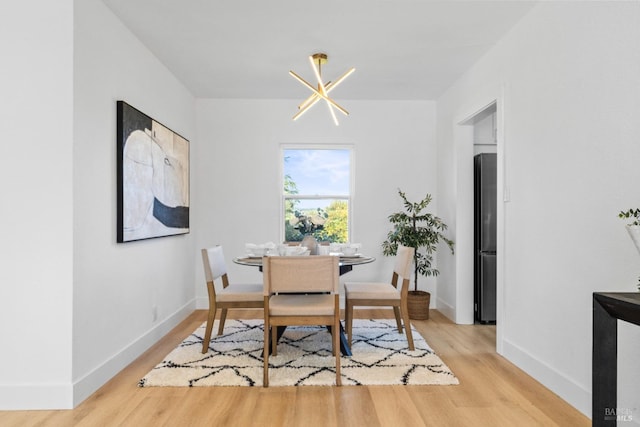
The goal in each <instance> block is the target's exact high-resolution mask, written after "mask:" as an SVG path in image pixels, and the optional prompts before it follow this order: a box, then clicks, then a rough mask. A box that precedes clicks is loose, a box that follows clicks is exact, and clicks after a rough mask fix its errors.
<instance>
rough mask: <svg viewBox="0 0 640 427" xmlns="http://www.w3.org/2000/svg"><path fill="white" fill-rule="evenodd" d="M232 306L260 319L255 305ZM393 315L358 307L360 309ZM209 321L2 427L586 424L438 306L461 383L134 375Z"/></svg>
mask: <svg viewBox="0 0 640 427" xmlns="http://www.w3.org/2000/svg"><path fill="white" fill-rule="evenodd" d="M236 313H237V315H240V316H242V317H245V318H248V317H260V313H259V312H257V311H255V310H254V311H243V312H240V311H236ZM390 314H391V312H390V311H388V310H385V311H382V310H361V311H357V312H356V315H355V317H365V318H369V317H391V316H390ZM230 317H236V316H234V315H232V314H230ZM205 320H206V312H205V311H196V312H194V313H193V314H192V315H191V316H189V317H188V318H187V319H186V320H185V321H184V322H182V323H181V324H180V325H178V326H177V327H176V328H175V329H174V330H173V331H172V332H171V333H169V334H168V335H167V336H166V337H164V338H163V339H162V340H161V341H160V342H159V343H157V344H156V345H155V346H153V347H152V348H151V349H149V350H148V351H147V352H146V353H144V354H143V355H142V356H141V357H140V358H139V359H137V360H136V361H135V362H133V363H132V364H131V365H129V366H128V367H127V368H125V369H124V370H123V371H122V372H121V373H120V374H118V375H117V376H116V377H114V378H113V379H112V380H111V381H109V382H108V383H107V384H105V385H104V387H102V388H101V389H100V390H98V391H97V392H96V393H94V394H93V395H92V396H90V397H89V398H88V399H87V400H85V401H84V402H83V403H82V404H81V405H79V406H78V407H77V408H76V409H74V410H66V411H5V412H0V426H5V427H6V426H20V427H25V426H54V427H59V426H91V427H95V426H136V427H139V426H154V427H155V426H172V427H173V426H234V427H236V426H267V425H270V426H305V427H315V426H354V427H357V426H363V427H375V426H393V427H400V426H456V427H458V426H492V427H493V426H554V425H557V426H571V427H574V426H588V425H590V420H589V419H588V418H587V417H585V416H584V415H582V414H581V413H580V412H578V411H577V410H576V409H574V408H573V407H571V406H570V405H569V404H567V403H565V402H564V401H563V400H562V399H560V398H559V397H558V396H556V395H555V394H554V393H552V392H551V391H549V390H548V389H546V388H545V387H543V386H542V385H541V384H540V383H538V382H537V381H535V380H534V379H532V378H531V377H529V376H528V375H527V374H525V373H524V372H522V371H521V370H520V369H518V368H516V367H515V366H514V365H512V364H511V363H509V362H507V361H506V360H505V359H503V358H502V357H501V356H499V355H497V354H496V352H495V350H494V349H495V327H494V326H485V325H455V324H453V323H452V322H450V321H449V320H448V319H447V318H446V317H444V316H443V315H441V314H440V313H438V312H437V311H435V310H432V311H431V319H429V320H426V321H413V322H412V323H413V325H414V326H415V327H416V329H418V331H420V333H421V334H422V336H424V337H425V338H426V340H427V342H428V343H429V344H430V345H431V347H432V348H433V349H434V350H435V351H436V353H437V354H438V355H439V356H440V357H441V358H442V359H443V361H444V362H445V363H446V364H447V365H448V366H449V367H450V368H451V369H452V371H453V372H454V373H455V374H456V376H457V377H458V379H459V380H460V385H457V386H361V387H355V386H344V387H271V388H266V389H265V388H262V387H202V388H200V387H195V388H185V387H182V388H180V387H175V388H170V387H166V388H154V387H150V388H138V386H137V382H138V380H139V379H140V378H142V377H143V376H144V375H145V374H146V373H147V372H148V371H149V370H150V369H151V368H152V367H153V366H155V365H156V364H157V363H158V362H160V361H161V360H162V359H163V357H164V356H165V355H166V354H167V353H169V352H170V351H171V350H172V349H173V348H174V347H176V346H177V345H178V344H179V343H180V342H181V341H182V340H183V339H184V338H185V337H186V336H187V335H188V334H189V333H191V332H193V331H194V330H195V329H196V328H197V327H198V326H199V325H200V324H201V323H202V322H204V321H205ZM214 332H215V331H214Z"/></svg>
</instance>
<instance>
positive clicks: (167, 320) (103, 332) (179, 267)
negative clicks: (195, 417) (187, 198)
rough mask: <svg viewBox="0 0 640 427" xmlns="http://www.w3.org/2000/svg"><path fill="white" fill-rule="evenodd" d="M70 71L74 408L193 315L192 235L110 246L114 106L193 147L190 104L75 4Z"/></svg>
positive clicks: (116, 30) (91, 10)
mask: <svg viewBox="0 0 640 427" xmlns="http://www.w3.org/2000/svg"><path fill="white" fill-rule="evenodd" d="M74 65H75V67H74V71H75V75H74V82H75V85H74V90H75V97H74V100H75V116H74V123H75V129H74V131H75V135H74V139H75V145H74V155H73V163H74V217H75V221H74V223H75V229H74V247H75V250H74V295H73V313H74V322H73V325H74V326H73V328H74V330H73V378H74V385H75V391H76V393H75V396H74V400H75V402H76V403H78V402H80V401H81V400H83V399H84V398H86V397H87V396H88V395H89V394H90V393H92V392H93V391H95V389H96V387H97V386H100V385H101V384H102V383H104V382H105V381H106V380H108V379H109V378H111V377H112V376H113V375H115V374H116V373H117V372H118V371H119V370H121V369H122V368H123V367H124V366H126V365H127V364H128V363H129V362H131V361H132V360H133V359H135V357H137V356H139V355H140V354H141V353H142V352H143V351H144V350H145V349H146V348H148V347H149V346H150V345H152V344H154V343H155V342H156V341H157V340H158V339H159V338H160V337H162V336H163V335H164V334H165V333H166V332H167V331H168V330H170V328H172V327H173V326H175V325H176V324H177V322H179V321H180V320H182V319H183V318H184V317H185V316H186V315H187V314H189V313H190V312H191V311H192V310H193V308H194V307H195V305H194V292H195V291H194V287H193V280H194V279H193V262H194V261H193V260H194V258H195V256H196V255H195V251H194V249H193V243H192V241H193V236H192V235H182V236H173V237H165V238H159V239H151V240H146V241H139V242H131V243H124V244H117V243H116V242H115V239H116V132H115V131H116V101H117V100H120V99H121V100H125V101H127V102H128V103H129V104H131V105H132V106H134V107H136V108H138V109H139V110H140V111H142V112H144V113H145V114H147V115H149V116H150V117H152V118H154V119H155V120H158V121H159V122H161V123H162V124H164V125H165V126H167V127H169V128H171V129H172V130H173V131H175V132H177V133H179V134H181V135H182V136H184V137H185V138H187V139H189V140H191V144H192V145H195V144H197V141H196V139H195V100H194V98H193V96H192V95H191V94H190V93H189V92H188V91H187V90H186V88H185V87H184V86H183V85H182V84H181V83H180V82H179V81H178V80H176V78H175V77H174V76H173V75H172V74H170V73H169V71H168V70H167V69H166V68H165V67H164V66H163V65H162V64H161V63H160V62H159V61H158V60H157V59H156V58H155V57H154V56H153V55H152V54H151V53H150V52H149V51H148V50H147V49H146V48H145V47H144V46H143V45H142V44H141V43H140V42H139V41H138V40H137V39H136V38H135V37H134V36H133V35H132V34H131V33H130V32H129V30H128V29H127V28H125V27H124V26H123V24H122V23H121V22H120V21H119V20H118V19H117V18H115V16H114V15H113V14H112V13H111V12H110V11H109V9H107V8H106V7H105V5H104V4H103V3H102V2H101V1H98V0H89V1H87V0H82V1H77V2H76V5H75V64H74Z"/></svg>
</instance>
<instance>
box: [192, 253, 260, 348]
mask: <svg viewBox="0 0 640 427" xmlns="http://www.w3.org/2000/svg"><path fill="white" fill-rule="evenodd" d="M202 263H203V264H204V276H205V279H206V281H207V291H208V292H209V316H208V317H207V328H206V331H205V334H204V340H203V341H202V353H206V352H207V351H208V350H209V340H210V339H211V330H212V329H213V322H214V321H215V318H216V311H217V309H218V308H219V309H220V324H219V326H218V335H222V332H223V330H224V322H225V320H226V319H227V310H228V309H229V308H262V307H264V300H263V298H262V285H261V284H252V285H237V284H233V285H230V284H229V276H228V275H227V266H226V264H225V261H224V253H223V252H222V246H214V247H212V248H208V249H202ZM218 279H221V282H222V285H221V286H222V287H220V285H219V286H218V290H217V291H216V285H215V281H216V280H218Z"/></svg>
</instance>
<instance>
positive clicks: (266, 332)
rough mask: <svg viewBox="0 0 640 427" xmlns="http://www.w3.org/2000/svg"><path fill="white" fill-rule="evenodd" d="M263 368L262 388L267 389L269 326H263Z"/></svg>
mask: <svg viewBox="0 0 640 427" xmlns="http://www.w3.org/2000/svg"><path fill="white" fill-rule="evenodd" d="M262 358H263V359H264V366H263V368H262V369H263V371H262V386H263V387H269V326H268V325H267V324H266V323H265V325H264V351H263V357H262Z"/></svg>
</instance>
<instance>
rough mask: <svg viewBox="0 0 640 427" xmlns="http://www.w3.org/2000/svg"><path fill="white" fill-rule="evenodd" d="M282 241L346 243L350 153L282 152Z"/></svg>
mask: <svg viewBox="0 0 640 427" xmlns="http://www.w3.org/2000/svg"><path fill="white" fill-rule="evenodd" d="M282 160H283V174H284V177H283V183H284V186H283V196H284V197H283V200H284V232H285V236H284V238H285V241H288V242H297V241H301V240H302V239H303V238H304V236H305V235H306V234H311V235H313V236H314V237H315V238H316V239H317V240H318V241H324V242H340V243H342V242H348V241H349V204H350V197H351V195H350V189H351V150H350V149H348V148H340V149H335V148H331V149H306V148H286V149H283V158H282Z"/></svg>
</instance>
